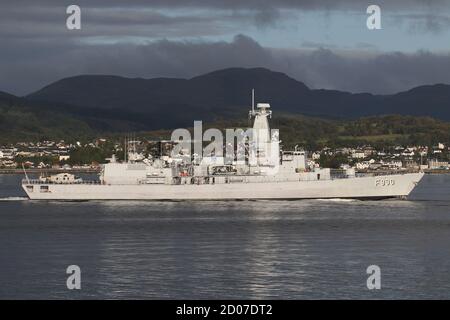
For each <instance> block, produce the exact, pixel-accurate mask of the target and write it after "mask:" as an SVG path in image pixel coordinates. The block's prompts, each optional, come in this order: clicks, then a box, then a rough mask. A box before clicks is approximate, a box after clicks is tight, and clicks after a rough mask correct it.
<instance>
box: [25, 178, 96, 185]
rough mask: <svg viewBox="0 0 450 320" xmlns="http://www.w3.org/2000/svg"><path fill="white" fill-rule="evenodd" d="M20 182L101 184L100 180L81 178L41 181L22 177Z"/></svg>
mask: <svg viewBox="0 0 450 320" xmlns="http://www.w3.org/2000/svg"><path fill="white" fill-rule="evenodd" d="M22 184H103V183H102V182H101V181H96V180H83V181H61V182H59V181H42V180H39V179H22Z"/></svg>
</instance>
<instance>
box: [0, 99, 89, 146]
mask: <svg viewBox="0 0 450 320" xmlns="http://www.w3.org/2000/svg"><path fill="white" fill-rule="evenodd" d="M94 132H95V131H94V130H93V129H92V128H91V127H90V126H89V125H88V124H87V123H86V122H85V121H82V120H78V119H76V118H74V117H71V116H68V115H65V114H62V113H55V112H50V111H47V110H45V109H40V108H39V107H37V106H34V105H32V104H30V103H29V102H28V101H25V100H23V99H21V98H19V97H16V96H13V95H10V94H7V93H3V92H0V142H1V143H6V142H13V141H19V140H42V139H53V138H55V139H56V138H66V139H71V138H73V139H79V138H81V137H85V136H89V135H94Z"/></svg>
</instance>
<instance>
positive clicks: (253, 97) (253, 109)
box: [248, 89, 255, 118]
mask: <svg viewBox="0 0 450 320" xmlns="http://www.w3.org/2000/svg"><path fill="white" fill-rule="evenodd" d="M254 115H255V89H252V111H250V112H249V113H248V116H249V118H251V117H253V116H254Z"/></svg>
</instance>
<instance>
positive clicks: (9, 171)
mask: <svg viewBox="0 0 450 320" xmlns="http://www.w3.org/2000/svg"><path fill="white" fill-rule="evenodd" d="M65 172H68V173H87V174H89V173H91V174H94V173H99V172H100V169H70V170H67V169H53V168H52V169H26V173H27V174H39V173H52V174H56V173H65ZM0 174H24V171H23V169H0Z"/></svg>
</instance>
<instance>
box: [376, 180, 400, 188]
mask: <svg viewBox="0 0 450 320" xmlns="http://www.w3.org/2000/svg"><path fill="white" fill-rule="evenodd" d="M394 185H395V180H394V179H376V180H375V187H389V186H394Z"/></svg>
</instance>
